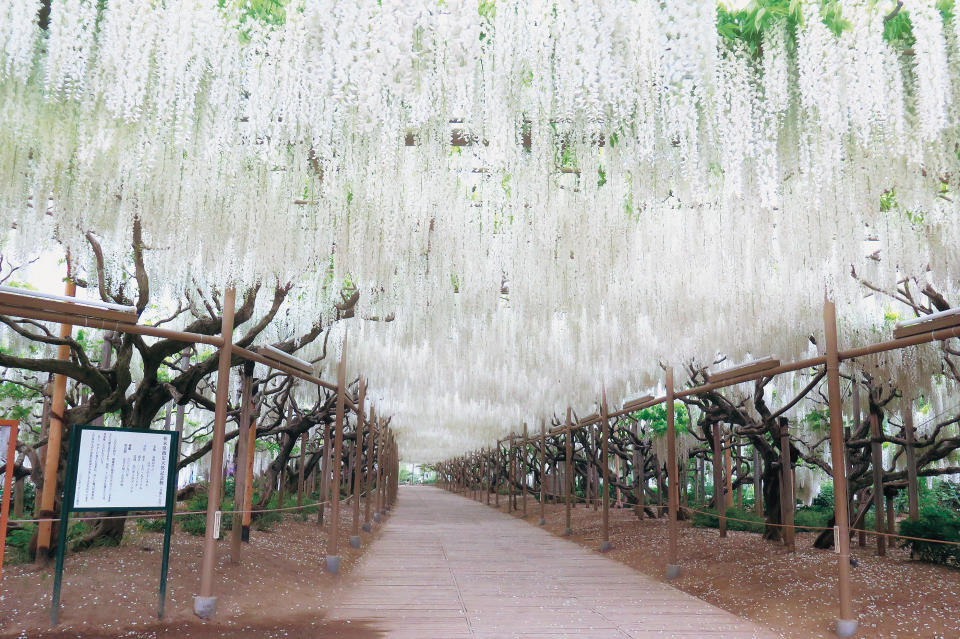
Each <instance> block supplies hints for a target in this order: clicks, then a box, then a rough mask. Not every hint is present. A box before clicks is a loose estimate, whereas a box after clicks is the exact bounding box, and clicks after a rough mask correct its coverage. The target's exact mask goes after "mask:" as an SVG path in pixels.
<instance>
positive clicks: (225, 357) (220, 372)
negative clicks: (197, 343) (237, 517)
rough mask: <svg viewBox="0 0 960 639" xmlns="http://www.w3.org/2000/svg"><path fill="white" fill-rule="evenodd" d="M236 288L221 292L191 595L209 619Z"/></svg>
mask: <svg viewBox="0 0 960 639" xmlns="http://www.w3.org/2000/svg"><path fill="white" fill-rule="evenodd" d="M235 301H236V290H235V289H234V288H232V287H231V288H228V289H226V290H225V291H224V293H223V318H222V319H221V322H220V335H221V337H222V339H223V346H222V347H221V348H220V355H219V361H218V366H217V396H216V400H215V405H214V418H213V444H212V446H211V448H210V484H209V489H208V491H207V495H208V499H207V521H206V533H205V536H204V540H203V560H202V563H201V564H200V594H199V595H197V596H196V597H194V599H193V612H194V614H196V615H197V616H198V617H201V618H203V619H212V618H213V616H214V615H216V612H217V598H216V597H214V596H213V578H214V569H215V567H216V563H217V540H216V538H215V537H214V536H213V528H214V521H215V519H216V514H217V512H218V511H219V510H220V504H219V503H218V501H217V499H216V497H217V496H219V495H220V491H221V488H222V486H223V447H224V440H225V439H226V437H225V435H226V427H227V396H228V394H229V392H230V356H231V353H232V351H231V348H230V346H231V344H232V343H233V312H234V305H235Z"/></svg>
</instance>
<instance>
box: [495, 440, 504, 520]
mask: <svg viewBox="0 0 960 639" xmlns="http://www.w3.org/2000/svg"><path fill="white" fill-rule="evenodd" d="M502 461H503V453H502V452H501V451H500V442H497V456H496V458H495V463H494V467H493V472H494V473H495V474H496V477H495V479H496V481H494V482H493V491H494V492H493V505H494V507H495V508H496V509H497V510H500V477H501V475H502V474H503V473H501V472H500V466H501V462H502Z"/></svg>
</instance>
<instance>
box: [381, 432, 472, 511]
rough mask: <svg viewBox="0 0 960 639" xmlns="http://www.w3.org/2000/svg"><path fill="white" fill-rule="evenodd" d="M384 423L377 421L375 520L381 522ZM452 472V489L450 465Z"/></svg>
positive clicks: (451, 485) (384, 440)
mask: <svg viewBox="0 0 960 639" xmlns="http://www.w3.org/2000/svg"><path fill="white" fill-rule="evenodd" d="M383 431H384V428H383V424H382V423H381V422H377V477H376V479H377V509H376V510H375V511H374V513H373V520H374V521H377V522H379V521H380V518H381V517H382V516H383V449H384V447H385V446H386V443H387V437H386V433H384V432H383ZM447 472H448V474H450V478H449V482H450V489H451V490H452V489H453V476H452V475H453V469H452V467H449V466H448V470H447Z"/></svg>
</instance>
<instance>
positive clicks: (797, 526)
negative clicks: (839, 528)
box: [680, 506, 833, 530]
mask: <svg viewBox="0 0 960 639" xmlns="http://www.w3.org/2000/svg"><path fill="white" fill-rule="evenodd" d="M680 508H681V509H682V510H686V511H688V512H692V513H700V514H702V515H710V516H711V517H717V518H720V517H721V515H720V514H718V513H712V512H710V511H707V510H697V509H696V508H688V507H687V506H680ZM722 517H723V518H724V519H725V520H727V521H739V522H743V523H745V524H755V525H757V526H773V527H775V528H802V529H803V530H833V527H832V526H804V525H798V524H793V525H792V526H791V525H788V524H773V523H768V522H766V521H754V520H752V519H738V518H737V517H729V516H727V515H722Z"/></svg>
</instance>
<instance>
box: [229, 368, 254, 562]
mask: <svg viewBox="0 0 960 639" xmlns="http://www.w3.org/2000/svg"><path fill="white" fill-rule="evenodd" d="M253 366H254V364H253V362H249V361H248V362H244V363H243V367H242V369H241V377H240V423H239V425H238V428H237V430H238V432H237V449H236V454H235V455H234V462H235V463H234V473H233V525H231V526H230V563H234V564H239V563H240V545H241V537H242V531H241V528H242V523H241V515H242V514H243V503H244V501H246V498H247V492H246V486H247V483H246V482H247V446H248V445H249V444H250V436H249V433H250V415H251V412H252V407H251V405H250V398H251V395H252V394H253V391H252V388H253Z"/></svg>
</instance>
